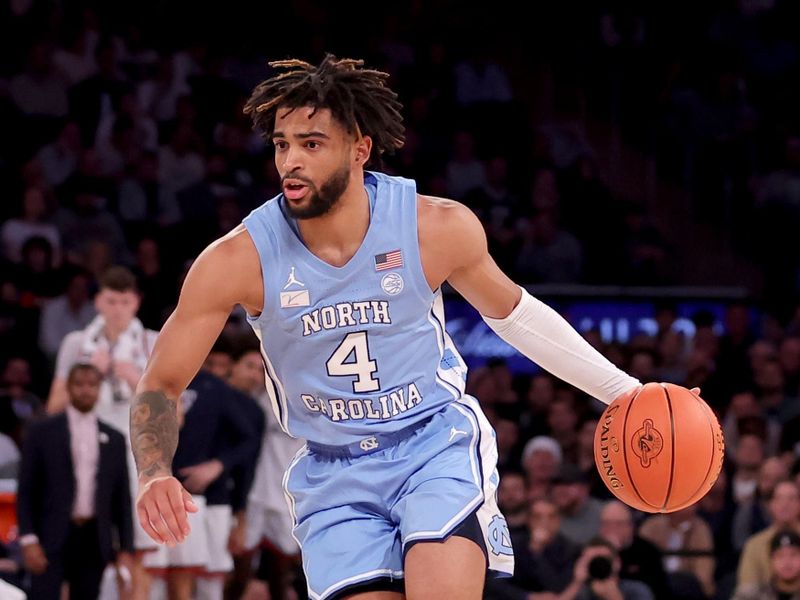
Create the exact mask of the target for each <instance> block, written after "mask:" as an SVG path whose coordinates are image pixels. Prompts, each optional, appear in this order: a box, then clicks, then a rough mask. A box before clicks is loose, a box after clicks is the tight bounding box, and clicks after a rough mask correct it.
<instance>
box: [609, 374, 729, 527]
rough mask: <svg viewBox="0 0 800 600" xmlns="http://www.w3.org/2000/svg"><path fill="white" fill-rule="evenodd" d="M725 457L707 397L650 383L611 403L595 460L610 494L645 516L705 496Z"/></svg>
mask: <svg viewBox="0 0 800 600" xmlns="http://www.w3.org/2000/svg"><path fill="white" fill-rule="evenodd" d="M724 456H725V442H724V439H723V436H722V429H721V428H720V426H719V421H717V417H716V416H715V415H714V412H713V411H712V410H711V408H709V406H708V404H706V403H705V402H704V401H703V399H702V398H699V397H698V396H696V395H695V394H693V393H692V392H690V391H689V390H687V389H686V388H683V387H680V386H677V385H673V384H671V383H648V384H646V385H644V386H643V387H642V389H641V390H639V393H638V394H636V395H635V396H633V397H632V398H624V399H621V400H617V401H615V402H612V403H611V404H610V405H609V406H608V408H607V409H606V410H605V412H604V413H603V416H602V417H601V419H600V422H599V423H598V425H597V430H596V431H595V434H594V458H595V463H596V464H597V469H598V471H599V472H600V477H601V478H602V480H603V482H604V483H605V484H606V486H607V487H608V489H609V490H611V492H612V493H613V494H614V495H615V496H616V497H617V498H619V499H620V500H622V501H623V502H625V503H626V504H628V505H629V506H631V507H633V508H636V509H638V510H642V511H645V512H653V513H655V512H664V513H666V512H674V511H677V510H681V509H683V508H686V507H687V506H690V505H692V504H694V503H695V502H697V501H698V500H700V498H702V497H703V496H705V495H706V494H707V493H708V492H709V490H711V487H712V486H713V485H714V482H716V480H717V478H718V477H719V474H720V471H721V470H722V461H723V459H724Z"/></svg>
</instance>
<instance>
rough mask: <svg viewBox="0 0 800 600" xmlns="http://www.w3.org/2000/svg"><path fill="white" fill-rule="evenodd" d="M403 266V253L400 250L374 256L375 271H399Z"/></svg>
mask: <svg viewBox="0 0 800 600" xmlns="http://www.w3.org/2000/svg"><path fill="white" fill-rule="evenodd" d="M402 266H403V253H402V252H401V251H400V250H392V251H391V252H386V253H384V254H376V255H375V270H376V271H385V270H387V269H399V268H400V267H402Z"/></svg>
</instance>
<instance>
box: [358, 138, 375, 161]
mask: <svg viewBox="0 0 800 600" xmlns="http://www.w3.org/2000/svg"><path fill="white" fill-rule="evenodd" d="M355 154H356V156H355V160H356V163H357V164H359V165H361V166H362V167H363V166H364V165H365V164H367V162H369V157H370V154H372V138H371V137H369V136H368V135H362V136H361V137H359V138H358V139H356V143H355Z"/></svg>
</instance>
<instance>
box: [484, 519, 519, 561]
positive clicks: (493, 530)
mask: <svg viewBox="0 0 800 600" xmlns="http://www.w3.org/2000/svg"><path fill="white" fill-rule="evenodd" d="M488 540H489V546H491V548H492V554H496V555H497V556H500V555H501V554H504V555H506V556H514V549H513V548H512V547H511V534H510V533H509V532H508V523H506V520H505V518H503V517H501V516H500V515H495V516H493V517H492V520H491V522H490V523H489V536H488Z"/></svg>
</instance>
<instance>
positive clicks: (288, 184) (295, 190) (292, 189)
mask: <svg viewBox="0 0 800 600" xmlns="http://www.w3.org/2000/svg"><path fill="white" fill-rule="evenodd" d="M307 193H308V186H307V185H306V184H305V183H303V182H301V181H298V180H293V181H284V183H283V195H284V196H286V198H288V199H289V200H300V198H302V197H303V196H305V195H306V194H307Z"/></svg>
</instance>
